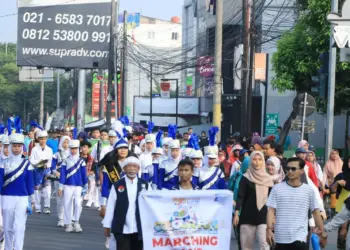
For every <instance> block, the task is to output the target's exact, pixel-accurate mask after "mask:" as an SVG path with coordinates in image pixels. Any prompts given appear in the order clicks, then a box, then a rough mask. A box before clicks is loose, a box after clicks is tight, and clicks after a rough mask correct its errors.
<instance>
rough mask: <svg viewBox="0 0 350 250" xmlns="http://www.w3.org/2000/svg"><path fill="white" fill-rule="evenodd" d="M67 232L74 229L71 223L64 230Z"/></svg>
mask: <svg viewBox="0 0 350 250" xmlns="http://www.w3.org/2000/svg"><path fill="white" fill-rule="evenodd" d="M65 231H66V232H67V233H71V232H73V231H74V228H73V225H72V224H69V225H68V226H67V227H66V230H65Z"/></svg>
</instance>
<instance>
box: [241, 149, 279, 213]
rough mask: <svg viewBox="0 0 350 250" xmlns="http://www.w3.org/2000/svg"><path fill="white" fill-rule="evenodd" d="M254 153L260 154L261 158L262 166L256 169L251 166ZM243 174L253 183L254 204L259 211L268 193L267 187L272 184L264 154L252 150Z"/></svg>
mask: <svg viewBox="0 0 350 250" xmlns="http://www.w3.org/2000/svg"><path fill="white" fill-rule="evenodd" d="M256 155H260V157H261V159H262V160H263V161H262V162H263V166H261V168H260V169H256V168H254V166H253V158H254V157H255V156H256ZM244 176H245V177H246V178H247V179H248V180H249V181H250V182H253V183H255V192H256V206H257V208H258V210H259V211H260V210H261V209H262V208H263V207H264V206H265V204H266V202H267V198H268V195H269V188H270V187H272V186H273V180H272V177H271V176H270V175H269V174H268V173H267V172H266V167H265V160H264V155H263V153H261V152H260V151H254V152H253V153H251V155H250V162H249V168H248V170H247V172H246V173H245V174H244Z"/></svg>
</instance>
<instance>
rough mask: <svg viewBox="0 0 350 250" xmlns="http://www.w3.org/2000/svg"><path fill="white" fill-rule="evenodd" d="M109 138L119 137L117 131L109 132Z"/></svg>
mask: <svg viewBox="0 0 350 250" xmlns="http://www.w3.org/2000/svg"><path fill="white" fill-rule="evenodd" d="M108 136H111V137H117V132H115V130H109V132H108Z"/></svg>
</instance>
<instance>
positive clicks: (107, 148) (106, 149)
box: [100, 130, 117, 159]
mask: <svg viewBox="0 0 350 250" xmlns="http://www.w3.org/2000/svg"><path fill="white" fill-rule="evenodd" d="M108 138H109V139H108V140H109V145H108V146H105V147H103V148H102V150H101V154H100V159H103V157H105V155H106V154H107V153H109V152H111V151H112V150H113V149H114V144H115V143H116V142H117V133H116V132H115V131H114V130H110V131H109V132H108Z"/></svg>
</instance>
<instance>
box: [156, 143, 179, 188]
mask: <svg viewBox="0 0 350 250" xmlns="http://www.w3.org/2000/svg"><path fill="white" fill-rule="evenodd" d="M172 149H179V150H180V142H179V140H172V141H171V142H170V143H169V152H168V156H169V159H167V160H164V161H162V162H161V163H160V166H159V175H158V183H157V187H158V189H160V190H161V189H168V190H171V189H172V188H173V187H174V186H175V185H177V184H179V176H178V164H179V162H180V160H181V159H182V156H181V152H180V153H179V156H178V157H177V158H176V159H174V158H173V157H172V156H171V150H172Z"/></svg>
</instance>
